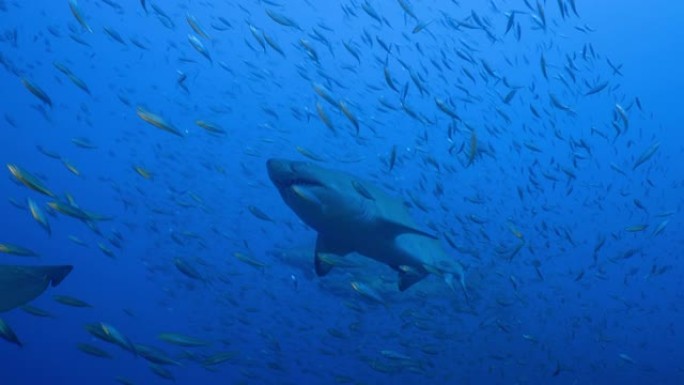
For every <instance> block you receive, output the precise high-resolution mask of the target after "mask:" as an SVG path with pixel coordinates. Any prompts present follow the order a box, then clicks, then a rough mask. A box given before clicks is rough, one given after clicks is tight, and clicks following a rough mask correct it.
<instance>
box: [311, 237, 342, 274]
mask: <svg viewBox="0 0 684 385" xmlns="http://www.w3.org/2000/svg"><path fill="white" fill-rule="evenodd" d="M349 252H350V250H346V249H345V248H343V247H340V245H337V244H335V242H332V241H330V240H329V239H326V238H325V237H324V236H322V235H321V234H318V238H316V250H315V251H314V269H315V270H316V275H317V276H319V277H322V276H324V275H326V274H328V273H329V272H330V270H332V268H333V267H334V266H335V265H334V264H333V262H334V260H335V258H340V257H343V256H345V255H347V254H349Z"/></svg>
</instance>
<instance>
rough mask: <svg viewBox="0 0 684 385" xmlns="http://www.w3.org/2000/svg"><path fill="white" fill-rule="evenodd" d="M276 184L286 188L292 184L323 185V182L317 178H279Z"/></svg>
mask: <svg viewBox="0 0 684 385" xmlns="http://www.w3.org/2000/svg"><path fill="white" fill-rule="evenodd" d="M276 184H277V185H278V188H280V189H286V188H290V187H292V186H323V184H322V183H320V182H319V181H317V180H314V179H305V178H296V179H284V180H279V181H278V182H277V183H276Z"/></svg>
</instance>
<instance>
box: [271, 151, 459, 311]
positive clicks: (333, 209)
mask: <svg viewBox="0 0 684 385" xmlns="http://www.w3.org/2000/svg"><path fill="white" fill-rule="evenodd" d="M266 168H267V170H268V176H269V178H270V180H271V182H272V183H273V184H274V186H275V187H276V188H277V189H278V192H279V193H280V196H281V198H282V199H283V201H284V202H285V204H286V205H287V206H289V207H290V209H292V211H294V213H295V214H296V215H297V216H298V217H299V218H300V219H301V220H302V221H303V222H304V223H305V224H306V225H308V226H309V227H311V228H312V229H313V230H315V231H316V232H317V233H318V234H317V238H316V245H315V248H314V256H313V257H314V258H313V260H314V269H315V271H316V274H317V275H318V276H319V277H320V276H325V275H326V274H328V273H329V272H330V270H331V269H332V268H333V267H334V266H335V264H334V263H331V261H335V260H339V258H341V257H344V256H345V255H347V254H350V253H353V252H356V253H358V254H361V255H362V256H365V257H367V258H370V259H373V260H375V261H378V262H380V263H383V264H385V265H387V266H389V267H391V268H392V269H394V270H396V271H397V273H398V289H399V291H402V292H403V291H405V290H406V289H408V288H409V287H411V286H413V285H414V284H416V283H417V282H419V281H421V280H422V279H423V278H425V277H426V276H428V275H429V274H435V275H437V276H440V277H442V278H443V279H444V281H445V282H446V283H447V284H448V285H449V287H451V288H452V289H454V290H456V289H457V282H458V284H460V288H461V289H462V291H463V294H464V295H465V297H466V300H468V291H467V290H466V284H465V270H464V267H463V265H462V264H461V263H460V262H458V261H457V260H456V259H455V258H453V257H450V256H449V255H447V253H446V251H445V250H444V248H443V247H442V244H441V242H440V240H439V238H438V237H437V236H436V235H435V234H432V233H429V232H427V231H425V230H422V229H420V228H419V227H418V225H417V224H416V223H415V221H414V220H413V218H412V217H411V215H410V213H409V210H408V207H407V206H406V205H405V204H404V202H403V201H402V200H401V199H399V198H397V197H395V196H392V195H390V194H388V193H386V192H385V191H384V190H383V189H381V188H379V187H377V186H376V185H374V184H373V183H370V182H368V181H366V180H363V179H360V178H357V177H355V176H353V175H351V174H348V173H345V172H342V171H337V170H332V169H327V168H324V167H320V166H318V165H316V164H313V163H310V162H302V161H294V160H287V159H278V158H272V159H268V160H267V162H266Z"/></svg>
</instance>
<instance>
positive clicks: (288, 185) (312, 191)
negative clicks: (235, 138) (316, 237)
mask: <svg viewBox="0 0 684 385" xmlns="http://www.w3.org/2000/svg"><path fill="white" fill-rule="evenodd" d="M266 167H267V168H268V176H269V177H270V178H271V181H272V182H273V184H274V185H275V186H276V188H278V191H279V192H280V195H281V196H282V198H283V200H284V201H285V203H286V204H287V205H288V206H290V208H291V209H292V210H293V211H294V212H295V213H296V214H297V215H298V216H299V217H300V218H301V219H302V220H303V221H304V222H305V223H306V224H308V225H309V226H311V227H313V228H314V229H316V230H318V231H323V230H325V228H326V226H330V225H331V224H332V223H337V224H338V225H342V226H343V222H344V221H345V219H348V218H358V216H359V215H362V214H363V211H364V210H365V209H366V207H365V205H364V204H362V202H363V199H362V197H360V196H359V195H358V193H355V192H354V190H353V187H352V180H351V179H349V177H348V176H346V174H343V173H339V172H335V171H331V170H327V169H324V168H321V167H318V166H316V165H315V164H312V163H308V162H298V161H290V160H285V159H269V160H268V161H267V162H266Z"/></svg>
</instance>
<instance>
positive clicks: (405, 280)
mask: <svg viewBox="0 0 684 385" xmlns="http://www.w3.org/2000/svg"><path fill="white" fill-rule="evenodd" d="M423 278H425V274H416V273H407V272H405V271H399V291H405V290H406V289H408V288H409V287H411V286H413V285H414V284H415V283H417V282H418V281H420V280H421V279H423Z"/></svg>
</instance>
